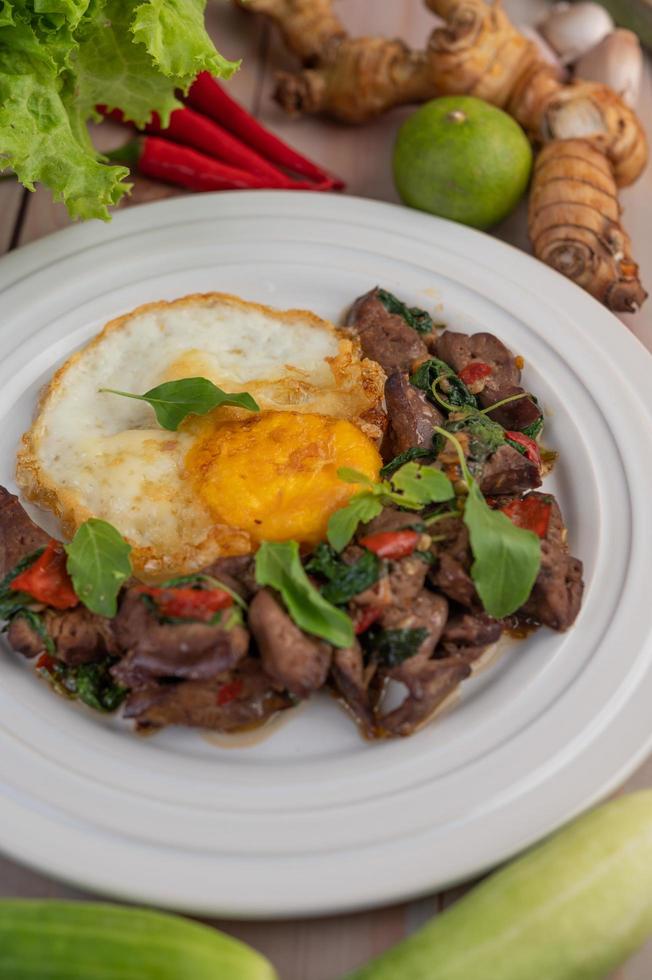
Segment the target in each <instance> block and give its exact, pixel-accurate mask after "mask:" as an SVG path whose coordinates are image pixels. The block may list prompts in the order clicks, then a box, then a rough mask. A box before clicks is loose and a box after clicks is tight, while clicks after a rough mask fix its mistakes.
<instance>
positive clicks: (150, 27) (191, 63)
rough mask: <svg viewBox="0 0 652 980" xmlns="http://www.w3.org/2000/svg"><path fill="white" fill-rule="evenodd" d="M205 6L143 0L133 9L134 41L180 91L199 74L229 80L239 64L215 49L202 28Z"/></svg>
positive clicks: (194, 0)
mask: <svg viewBox="0 0 652 980" xmlns="http://www.w3.org/2000/svg"><path fill="white" fill-rule="evenodd" d="M205 7H206V0H145V2H144V3H141V4H140V6H138V7H137V8H136V16H135V17H134V21H133V25H132V28H131V30H132V32H133V35H134V38H135V39H136V41H138V42H139V43H141V44H144V45H145V48H146V49H147V52H148V53H149V54H150V55H151V57H152V59H153V61H154V62H155V63H156V64H157V65H158V67H159V69H160V71H161V72H162V73H163V74H164V75H167V76H168V77H169V78H174V79H176V80H177V83H178V85H179V86H180V87H181V88H186V87H187V86H188V85H190V83H191V82H192V81H193V79H195V78H196V76H197V75H198V74H199V72H200V71H208V72H210V73H211V74H212V75H220V76H221V77H222V78H230V76H231V75H232V74H233V72H234V71H236V70H237V69H238V67H239V65H240V62H239V61H227V59H226V58H223V57H222V55H221V54H219V53H218V52H217V51H216V50H215V48H214V46H213V42H212V41H211V39H210V37H209V36H208V34H207V33H206V28H205V26H204V8H205Z"/></svg>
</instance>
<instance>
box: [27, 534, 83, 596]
mask: <svg viewBox="0 0 652 980" xmlns="http://www.w3.org/2000/svg"><path fill="white" fill-rule="evenodd" d="M11 588H12V589H14V591H16V592H26V593H27V594H28V595H31V596H32V598H33V599H37V600H38V601H39V602H44V603H45V604H46V605H47V606H52V607H53V608H54V609H72V608H73V606H76V605H78V604H79V598H78V596H77V593H76V592H75V590H74V589H73V587H72V582H71V580H70V576H69V575H68V570H67V569H66V552H65V550H64V547H63V545H62V544H61V542H60V541H50V542H49V543H48V546H47V548H46V549H45V551H44V552H43V554H42V555H41V556H40V557H39V558H37V559H36V561H35V562H34V563H33V564H32V565H30V566H29V568H26V569H25V571H24V572H21V573H20V575H17V576H16V578H15V579H13V580H12V582H11Z"/></svg>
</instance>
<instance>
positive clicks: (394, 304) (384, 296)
mask: <svg viewBox="0 0 652 980" xmlns="http://www.w3.org/2000/svg"><path fill="white" fill-rule="evenodd" d="M376 295H377V296H378V299H379V300H380V302H381V303H382V304H383V306H384V307H385V309H386V310H387V312H388V313H395V314H397V315H398V316H400V317H402V318H403V319H404V320H405V322H406V323H407V325H408V327H412V329H413V330H416V332H417V333H421V334H426V333H430V331H431V330H432V327H433V323H432V317H431V316H430V314H429V313H426V311H425V310H421V309H419V307H418V306H406V305H405V303H402V302H401V301H400V299H398V298H397V297H396V296H394V293H389V292H388V291H387V290H386V289H379V290H378V292H377V293H376Z"/></svg>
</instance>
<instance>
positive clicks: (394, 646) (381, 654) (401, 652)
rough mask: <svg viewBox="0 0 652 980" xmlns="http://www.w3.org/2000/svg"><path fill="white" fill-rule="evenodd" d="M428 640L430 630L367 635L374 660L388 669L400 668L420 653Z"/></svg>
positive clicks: (377, 631) (381, 632)
mask: <svg viewBox="0 0 652 980" xmlns="http://www.w3.org/2000/svg"><path fill="white" fill-rule="evenodd" d="M427 639H428V630H427V629H424V628H423V627H422V628H420V629H398V630H383V629H381V630H374V629H373V627H372V629H371V630H369V632H368V634H367V644H366V645H367V649H368V650H369V652H370V653H371V656H372V658H373V659H374V660H377V661H379V662H380V663H382V664H384V665H385V666H386V667H398V666H399V664H402V663H404V661H406V660H409V659H410V657H413V656H414V655H415V654H416V653H418V652H419V647H420V646H421V644H422V643H423V642H424V641H425V640H427Z"/></svg>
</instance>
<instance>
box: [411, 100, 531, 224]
mask: <svg viewBox="0 0 652 980" xmlns="http://www.w3.org/2000/svg"><path fill="white" fill-rule="evenodd" d="M531 169H532V148H531V146H530V144H529V142H528V140H527V138H526V136H525V134H524V132H523V130H522V129H521V127H520V126H519V125H518V124H517V123H515V122H514V120H513V119H512V118H511V116H508V115H507V113H506V112H503V111H502V109H496V107H495V106H492V105H489V103H488V102H483V101H482V99H476V98H473V97H472V96H469V95H449V96H445V97H444V98H441V99H433V100H432V102H427V103H426V104H425V105H423V106H421V108H420V109H417V111H416V112H415V113H414V114H413V115H412V116H410V118H409V119H407V120H406V121H405V122H404V123H403V125H402V126H401V128H400V130H399V132H398V136H397V138H396V145H395V147H394V181H395V183H396V189H397V191H398V193H399V194H400V195H401V198H402V200H403V201H404V203H405V204H409V205H410V207H413V208H419V209H420V210H421V211H429V212H430V213H431V214H438V215H440V216H441V217H442V218H451V219H452V220H453V221H461V222H462V224H465V225H473V226H474V227H475V228H489V227H490V225H494V224H496V222H498V221H501V220H502V219H503V218H505V217H506V216H507V215H508V214H509V213H510V211H512V210H513V209H514V208H515V207H516V205H517V203H518V201H519V199H520V198H521V196H522V195H523V192H524V191H525V188H526V187H527V183H528V180H529V177H530V171H531Z"/></svg>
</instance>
